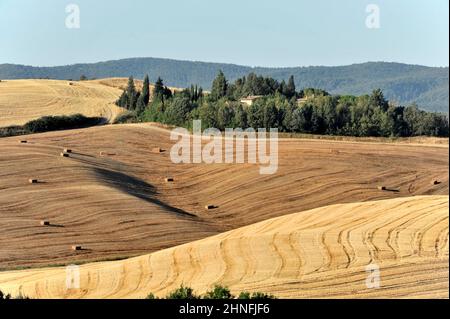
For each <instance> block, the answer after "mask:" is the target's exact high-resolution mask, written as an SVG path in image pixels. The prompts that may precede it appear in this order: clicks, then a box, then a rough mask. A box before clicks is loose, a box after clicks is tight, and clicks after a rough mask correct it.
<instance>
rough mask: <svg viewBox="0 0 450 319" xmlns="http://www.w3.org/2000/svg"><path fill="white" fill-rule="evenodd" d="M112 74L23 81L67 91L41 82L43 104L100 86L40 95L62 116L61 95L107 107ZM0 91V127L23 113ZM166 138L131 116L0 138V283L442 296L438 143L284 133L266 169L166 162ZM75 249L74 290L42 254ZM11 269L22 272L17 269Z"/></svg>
mask: <svg viewBox="0 0 450 319" xmlns="http://www.w3.org/2000/svg"><path fill="white" fill-rule="evenodd" d="M42 81H43V82H47V80H42ZM105 81H106V82H105ZM124 81H125V82H126V80H124V79H122V80H120V81H119V80H115V79H107V80H97V81H88V82H75V83H76V85H74V86H69V85H68V84H67V82H65V81H62V82H64V83H65V85H67V88H66V87H65V85H63V84H62V83H58V84H55V85H56V87H53V85H50V84H48V83H47V84H45V85H43V86H42V88H40V85H41V84H40V83H39V82H41V80H32V82H33V83H27V84H26V85H31V86H33V85H34V86H36V88H35V89H36V92H46V90H53V89H54V90H55V91H54V92H58V90H59V89H61V90H63V92H66V93H54V92H53V93H49V96H53V99H55V96H56V97H57V98H56V100H57V101H59V100H64V101H69V100H71V99H73V100H77V99H78V97H77V96H78V94H80V95H82V96H89V95H90V94H92V91H96V90H97V89H96V88H97V87H100V89H99V92H101V93H96V94H98V95H102V96H103V97H102V98H100V97H98V95H97V97H95V98H94V97H93V98H91V102H89V103H93V104H91V107H87V106H86V105H85V104H87V102H86V101H87V100H86V99H87V98H86V97H83V98H81V97H80V98H79V100H77V101H78V102H76V103H75V102H67V103H66V104H64V103H63V104H61V103H60V102H55V103H53V102H51V99H50V100H46V99H45V98H44V97H43V96H45V94H41V97H42V99H43V100H41V101H40V102H39V101H35V103H36V108H37V109H39V108H40V107H42V110H43V113H39V116H41V115H49V114H52V115H54V114H60V113H59V112H61V114H64V113H65V112H66V111H65V110H64V111H63V109H64V107H65V106H63V107H61V110H60V109H58V106H60V105H66V106H67V105H69V104H70V105H74V106H75V109H78V108H83V107H86V110H87V109H92V107H94V108H95V105H103V106H102V107H105V105H108V104H104V103H105V101H106V100H109V99H110V100H111V101H114V100H115V99H116V98H117V97H116V96H115V94H120V92H121V90H120V89H118V87H120V86H121V85H124V84H123V83H124ZM11 82H14V81H11ZM11 82H9V84H8V82H5V83H3V82H2V84H1V85H5V84H7V85H12V84H11ZM50 82H52V81H49V83H50ZM60 82H61V81H60ZM21 85H25V84H21ZM77 85H82V86H86V87H82V88H76V86H77ZM62 86H64V88H63V87H62ZM0 90H1V86H0ZM65 90H75V91H76V92H75V91H74V92H67V91H65ZM109 90H111V91H110V96H109V95H108V94H109V93H108V94H107V93H106V92H109ZM10 91H11V92H12V91H13V90H10ZM32 91H33V89H32V88H30V92H32ZM81 92H84V93H81ZM30 94H31V93H30ZM65 94H66V95H67V96H68V97H64V96H65ZM93 95H95V94H93ZM31 96H32V94H31V95H30V101H31V100H33V98H32V97H31ZM2 99H3V101H4V99H5V97H4V96H2V95H1V94H0V111H1V113H0V114H2V116H1V117H0V121H3V122H2V123H0V126H4V125H5V123H10V124H20V123H23V122H26V121H27V120H29V119H32V118H33V117H34V116H35V115H34V113H32V111H26V112H30V113H29V114H28V115H27V113H26V112H25V111H24V113H23V115H22V113H21V112H19V113H17V114H19V115H21V116H22V117H20V116H16V117H15V115H14V114H9V113H7V112H5V108H4V106H3V105H5V104H3V105H2V102H1V101H2ZM94 100H98V101H99V102H98V104H96V103H94V102H93V101H94ZM100 100H101V101H102V102H100ZM46 101H47V102H46ZM77 103H80V106H79V107H78V106H76V105H77ZM111 103H113V102H111ZM47 104H48V106H46V105H47ZM8 105H9V106H8ZM8 105H7V106H8V107H7V110H10V109H11V104H8ZM83 105H84V106H83ZM2 107H3V109H2ZM46 107H47V109H46ZM100 109H101V108H100ZM56 110H57V111H56ZM98 110H99V109H97V110H96V111H95V112H94V113H95V114H86V113H85V114H86V115H96V116H98V115H100V113H101V112H100V113H99V112H98ZM119 111H120V110H118V112H119ZM48 112H50V113H48ZM67 112H69V114H70V113H83V112H80V111H79V110H78V111H76V112H73V111H72V110H71V109H70V107H69V109H68V111H67ZM105 112H106V111H105ZM108 112H109V113H108ZM104 114H115V115H117V114H118V113H115V111H113V109H111V111H107V112H106V113H104ZM115 115H111V116H105V117H106V118H109V119H112V118H113V117H114V116H115ZM36 116H38V115H36ZM19 118H21V120H20V121H22V122H20V123H18V122H17V121H18V119H19ZM8 121H9V122H8ZM169 136H170V132H169V131H167V130H166V129H164V128H161V127H158V126H156V125H152V124H132V125H108V126H101V127H94V128H88V129H80V130H72V131H61V132H50V133H44V134H35V135H31V136H25V137H20V138H19V137H11V138H2V139H0V227H1V229H2V231H1V232H0V269H2V270H3V271H2V272H0V289H1V290H3V291H6V292H12V293H13V294H17V293H19V292H21V293H23V294H26V295H27V296H30V297H35V298H43V297H50V298H83V297H84V298H108V297H110V298H141V297H145V295H146V294H148V293H149V292H153V293H156V294H158V295H160V296H161V295H164V294H165V293H166V292H167V291H169V290H171V289H173V288H175V287H177V286H179V285H180V284H181V283H185V284H188V285H190V286H192V287H193V288H195V289H196V290H197V291H198V292H199V293H201V292H204V291H205V290H206V289H208V288H210V287H211V286H212V285H213V284H215V283H222V284H226V285H228V286H230V288H232V290H233V291H234V292H237V291H241V290H250V291H263V292H269V293H273V294H275V295H277V296H278V297H281V298H287V297H291V298H307V297H339V298H341V297H342V298H347V297H420V298H423V297H448V194H449V190H448V173H449V172H448V170H449V155H448V140H446V141H444V143H441V142H439V143H436V141H431V140H430V142H429V143H428V142H427V141H428V140H427V139H424V140H420V141H419V140H417V139H416V140H414V141H411V142H410V143H408V142H407V141H406V142H405V141H402V142H401V143H395V142H394V143H392V142H376V141H355V140H344V141H331V140H319V139H301V138H293V139H290V138H283V139H281V140H280V143H279V169H278V172H277V174H275V175H260V174H259V166H258V165H254V164H240V165H234V164H213V165H205V164H173V163H172V162H171V160H170V157H169V150H170V148H171V146H172V145H173V143H174V142H173V141H170V139H169ZM23 139H25V140H27V142H28V143H26V144H20V143H19V140H23ZM157 147H160V148H162V149H163V150H165V151H164V152H162V153H156V152H154V151H153V149H154V148H157ZM63 148H70V149H72V150H73V153H71V154H70V157H68V158H65V157H61V156H60V153H61V151H62V150H63ZM167 177H171V178H173V179H174V181H173V182H171V183H167V182H166V181H165V179H166V178H167ZM29 179H37V180H38V183H37V184H30V183H29V182H28V180H29ZM433 181H438V182H439V183H437V184H434V183H433ZM380 185H383V186H386V187H387V189H388V190H387V191H380V190H379V189H377V187H378V186H380ZM205 205H214V206H217V208H216V209H213V210H205ZM330 205H331V206H330ZM44 220H46V221H49V222H50V226H41V225H40V222H41V221H44ZM72 245H81V246H82V248H83V249H82V250H81V251H73V250H72V249H71V246H72ZM149 254H150V255H149ZM133 256H139V257H135V258H131V259H126V260H118V261H111V262H107V261H106V260H115V259H123V258H127V257H133ZM86 262H89V264H86V265H84V266H82V268H81V269H82V272H81V274H82V290H79V291H67V289H66V288H65V281H63V276H65V275H63V272H64V268H63V267H62V268H58V267H55V266H57V265H66V264H71V263H86ZM372 262H375V263H377V264H379V265H380V267H381V270H382V274H381V275H382V282H383V283H384V284H382V288H381V289H378V290H367V289H366V288H364V287H365V286H364V278H365V276H366V275H367V274H366V272H365V266H366V265H367V264H368V263H372ZM24 267H33V269H30V270H15V269H21V268H24ZM48 267H50V268H48Z"/></svg>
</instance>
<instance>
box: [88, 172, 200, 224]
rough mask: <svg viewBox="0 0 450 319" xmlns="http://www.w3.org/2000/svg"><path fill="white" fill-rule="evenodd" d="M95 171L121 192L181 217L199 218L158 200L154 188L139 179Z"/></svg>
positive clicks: (104, 180) (121, 174) (117, 173)
mask: <svg viewBox="0 0 450 319" xmlns="http://www.w3.org/2000/svg"><path fill="white" fill-rule="evenodd" d="M93 170H94V173H95V174H97V175H98V176H99V177H100V179H101V180H102V181H103V182H105V183H106V184H107V185H108V186H111V187H114V188H116V189H117V190H119V191H121V192H124V193H127V194H129V195H132V196H134V197H137V198H140V199H143V200H145V201H147V202H149V203H152V204H155V205H158V206H160V207H162V208H164V209H166V210H168V211H170V212H172V213H176V214H178V215H181V216H188V217H197V216H196V215H194V214H191V213H188V212H186V211H184V210H182V209H179V208H176V207H173V206H171V205H168V204H167V203H164V202H162V201H160V200H159V199H157V198H156V191H155V188H154V186H152V185H151V184H149V183H147V182H145V181H143V180H141V179H139V178H136V177H133V176H130V175H126V174H123V173H121V172H117V171H111V170H108V169H103V168H94V169H93Z"/></svg>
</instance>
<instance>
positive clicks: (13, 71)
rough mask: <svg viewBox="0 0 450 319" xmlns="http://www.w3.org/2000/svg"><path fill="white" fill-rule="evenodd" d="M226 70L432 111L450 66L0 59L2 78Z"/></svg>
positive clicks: (183, 77) (194, 74)
mask: <svg viewBox="0 0 450 319" xmlns="http://www.w3.org/2000/svg"><path fill="white" fill-rule="evenodd" d="M219 70H222V71H223V72H224V73H225V75H226V76H227V78H228V79H229V80H231V81H234V80H235V79H237V78H239V77H242V76H244V75H247V74H248V73H250V72H255V73H257V74H260V75H265V76H271V77H273V78H275V79H277V80H282V79H286V80H287V78H288V77H289V76H290V75H294V77H295V81H296V85H297V88H305V87H314V88H320V89H324V90H326V91H328V92H330V93H333V94H354V95H361V94H365V93H370V92H371V91H372V90H373V89H376V88H381V89H382V90H383V92H384V93H385V96H386V97H387V98H388V99H389V100H392V101H396V102H397V103H400V104H403V105H407V104H411V103H413V102H416V103H417V104H418V105H419V106H420V107H421V108H423V109H425V110H429V111H440V112H446V113H448V111H449V109H448V107H449V89H448V85H449V69H448V67H445V68H437V67H425V66H419V65H408V64H401V63H386V62H368V63H362V64H353V65H349V66H338V67H322V66H319V67H294V68H261V67H256V68H252V67H247V66H240V65H233V64H221V63H205V62H191V61H178V60H169V59H159V58H132V59H124V60H116V61H107V62H99V63H91V64H75V65H67V66H57V67H32V66H24V65H15V64H0V79H28V78H51V79H61V80H63V79H78V78H79V77H80V76H81V75H85V76H87V77H88V78H104V77H128V76H130V75H133V76H134V77H135V78H143V77H144V75H145V74H147V73H148V74H149V76H150V80H151V81H152V82H154V81H155V80H156V79H157V77H158V76H161V77H162V78H163V79H164V82H165V83H166V84H167V85H170V86H175V87H187V86H189V85H191V84H198V85H201V86H202V87H204V88H205V89H209V86H210V84H211V83H212V81H213V79H214V77H215V76H216V75H217V72H218V71H219Z"/></svg>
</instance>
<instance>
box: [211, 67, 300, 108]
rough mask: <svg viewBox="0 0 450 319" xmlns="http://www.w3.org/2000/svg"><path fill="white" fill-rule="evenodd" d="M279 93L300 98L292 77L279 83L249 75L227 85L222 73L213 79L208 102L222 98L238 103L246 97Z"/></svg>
mask: <svg viewBox="0 0 450 319" xmlns="http://www.w3.org/2000/svg"><path fill="white" fill-rule="evenodd" d="M276 93H279V94H281V95H283V96H285V97H286V98H288V99H290V98H293V97H300V96H301V95H299V94H298V93H297V92H296V88H295V81H294V77H293V76H290V78H289V80H288V82H287V83H286V82H285V81H284V80H283V81H282V82H281V83H280V82H278V81H277V80H275V79H272V78H268V77H263V76H258V75H256V74H255V73H250V74H249V75H248V76H244V77H242V78H239V79H237V80H236V81H235V82H234V83H232V84H229V83H228V81H227V79H226V78H225V75H224V74H223V72H222V71H219V74H218V75H217V77H216V78H215V79H214V81H213V84H212V89H211V96H210V100H213V101H218V100H220V99H222V98H226V99H228V100H233V101H238V100H239V99H241V98H242V97H247V96H268V95H274V94H276Z"/></svg>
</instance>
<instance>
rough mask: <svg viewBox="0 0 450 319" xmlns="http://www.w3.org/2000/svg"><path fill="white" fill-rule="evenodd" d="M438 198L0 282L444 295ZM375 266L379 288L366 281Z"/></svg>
mask: <svg viewBox="0 0 450 319" xmlns="http://www.w3.org/2000/svg"><path fill="white" fill-rule="evenodd" d="M448 206H449V197H448V196H416V197H405V198H396V199H390V200H384V201H375V202H365V203H354V204H340V205H332V206H328V207H322V208H318V209H314V210H310V211H305V212H301V213H297V214H292V215H287V216H282V217H278V218H274V219H270V220H266V221H263V222H260V223H257V224H253V225H250V226H247V227H243V228H240V229H236V230H233V231H230V232H227V233H223V234H220V235H218V236H214V237H211V238H207V239H203V240H200V241H196V242H192V243H188V244H185V245H182V246H178V247H174V248H170V249H167V250H162V251H159V252H156V253H153V254H150V255H145V256H140V257H136V258H131V259H128V260H122V261H113V262H103V263H93V264H86V265H83V266H81V267H80V287H81V289H70V290H68V289H67V288H66V270H65V268H63V267H62V268H47V269H39V270H25V271H13V272H4V273H0V288H1V289H3V290H4V291H7V292H10V293H12V294H13V295H18V294H22V295H26V296H29V297H32V298H145V297H146V295H147V294H148V293H150V292H152V293H155V294H156V295H157V296H160V297H164V296H165V295H166V294H167V293H168V292H169V291H172V290H173V289H176V288H178V287H179V286H180V285H181V284H184V285H187V286H190V287H192V288H194V290H195V291H196V292H197V293H205V292H206V291H207V290H208V289H211V288H212V287H213V285H215V284H218V283H220V284H223V285H226V286H228V287H230V288H231V290H232V292H234V293H239V292H240V291H264V292H268V293H271V294H274V295H275V296H277V297H279V298H403V297H407V298H448V297H449V292H448V291H449V282H448V279H449V278H448V262H449V260H448V252H449V242H448V235H449V232H448V231H449V221H448ZM369 264H372V265H375V264H376V265H377V267H379V270H380V273H379V274H380V288H379V289H369V288H368V286H367V285H366V279H367V277H368V272H367V269H366V266H367V265H369Z"/></svg>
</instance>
